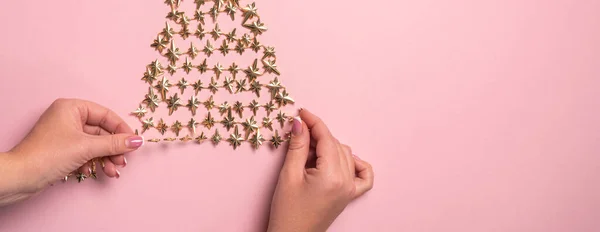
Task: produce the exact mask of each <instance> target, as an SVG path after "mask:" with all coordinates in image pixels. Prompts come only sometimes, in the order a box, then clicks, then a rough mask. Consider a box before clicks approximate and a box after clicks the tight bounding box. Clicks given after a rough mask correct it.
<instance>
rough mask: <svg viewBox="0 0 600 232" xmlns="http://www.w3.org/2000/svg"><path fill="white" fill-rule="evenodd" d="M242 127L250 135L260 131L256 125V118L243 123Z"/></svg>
mask: <svg viewBox="0 0 600 232" xmlns="http://www.w3.org/2000/svg"><path fill="white" fill-rule="evenodd" d="M242 126H244V130H245V131H247V132H248V133H250V132H255V131H257V130H258V124H257V123H256V120H254V116H252V117H250V118H249V119H246V121H245V122H243V123H242Z"/></svg>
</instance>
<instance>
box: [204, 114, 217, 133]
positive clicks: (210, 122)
mask: <svg viewBox="0 0 600 232" xmlns="http://www.w3.org/2000/svg"><path fill="white" fill-rule="evenodd" d="M202 125H204V127H206V129H209V130H210V128H212V127H213V126H214V125H215V119H214V118H213V117H212V116H211V115H210V112H208V115H206V118H204V121H202Z"/></svg>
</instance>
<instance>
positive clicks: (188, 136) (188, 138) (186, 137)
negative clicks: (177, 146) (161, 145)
mask: <svg viewBox="0 0 600 232" xmlns="http://www.w3.org/2000/svg"><path fill="white" fill-rule="evenodd" d="M191 140H192V137H190V135H185V136H184V137H181V138H180V139H179V141H181V142H188V141H191Z"/></svg>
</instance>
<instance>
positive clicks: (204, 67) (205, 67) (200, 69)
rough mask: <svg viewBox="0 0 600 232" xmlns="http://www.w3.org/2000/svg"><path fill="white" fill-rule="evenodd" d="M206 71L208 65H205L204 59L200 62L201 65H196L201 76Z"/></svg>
mask: <svg viewBox="0 0 600 232" xmlns="http://www.w3.org/2000/svg"><path fill="white" fill-rule="evenodd" d="M206 70H208V65H207V64H206V59H204V61H202V63H201V64H200V65H198V72H200V74H202V73H205V72H206Z"/></svg>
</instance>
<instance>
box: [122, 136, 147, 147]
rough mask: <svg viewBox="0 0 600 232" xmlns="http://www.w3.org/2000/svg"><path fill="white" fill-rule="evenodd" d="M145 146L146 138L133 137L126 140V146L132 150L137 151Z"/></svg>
mask: <svg viewBox="0 0 600 232" xmlns="http://www.w3.org/2000/svg"><path fill="white" fill-rule="evenodd" d="M142 145H144V138H143V137H142V136H131V137H129V138H127V140H125V146H127V148H130V149H137V148H139V147H141V146H142Z"/></svg>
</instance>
